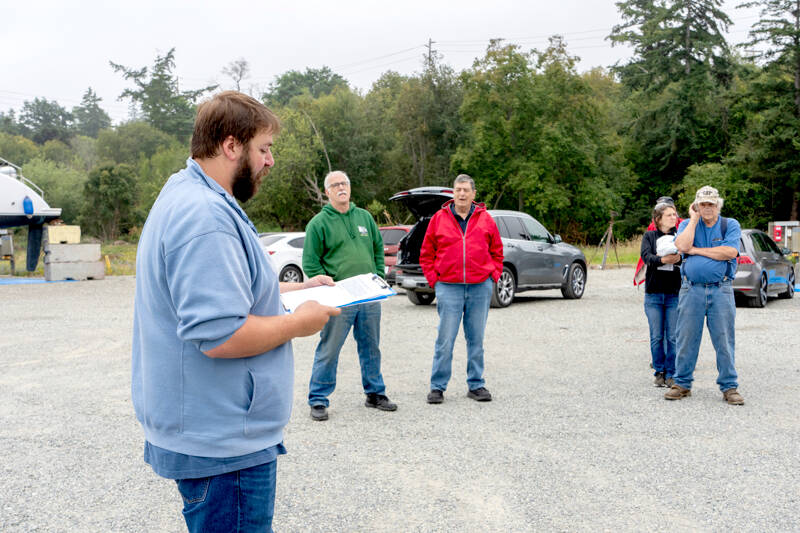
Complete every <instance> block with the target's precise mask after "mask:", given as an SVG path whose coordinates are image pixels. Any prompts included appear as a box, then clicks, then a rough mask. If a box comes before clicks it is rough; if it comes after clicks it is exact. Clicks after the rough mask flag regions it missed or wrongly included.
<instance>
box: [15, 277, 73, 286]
mask: <svg viewBox="0 0 800 533" xmlns="http://www.w3.org/2000/svg"><path fill="white" fill-rule="evenodd" d="M61 281H75V280H74V279H62V280H57V281H47V280H46V279H42V278H16V277H10V278H0V285H33V284H34V283H59V282H61Z"/></svg>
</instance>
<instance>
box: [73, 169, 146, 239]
mask: <svg viewBox="0 0 800 533" xmlns="http://www.w3.org/2000/svg"><path fill="white" fill-rule="evenodd" d="M136 193H137V181H136V174H135V173H134V171H133V168H132V167H130V166H129V165H125V164H121V165H103V166H101V167H99V168H96V169H95V170H93V171H92V172H91V173H89V179H88V181H87V182H86V184H85V186H84V199H85V202H84V205H83V210H82V213H81V226H83V231H84V232H86V233H87V234H88V235H94V236H96V237H99V238H100V239H102V240H104V241H110V240H114V239H117V238H119V237H120V236H121V235H122V234H124V233H126V232H127V231H128V229H129V228H131V227H133V226H134V225H135V224H136V214H135V201H136Z"/></svg>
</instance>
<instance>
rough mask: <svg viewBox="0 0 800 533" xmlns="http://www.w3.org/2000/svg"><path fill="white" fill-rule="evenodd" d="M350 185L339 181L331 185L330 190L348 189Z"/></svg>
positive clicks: (347, 182)
mask: <svg viewBox="0 0 800 533" xmlns="http://www.w3.org/2000/svg"><path fill="white" fill-rule="evenodd" d="M348 185H350V182H349V181H337V182H336V183H331V184H329V185H328V188H329V189H338V188H339V187H342V188H344V187H347V186H348Z"/></svg>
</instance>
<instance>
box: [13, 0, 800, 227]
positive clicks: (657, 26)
mask: <svg viewBox="0 0 800 533" xmlns="http://www.w3.org/2000/svg"><path fill="white" fill-rule="evenodd" d="M743 5H744V6H747V7H753V6H757V7H759V8H760V10H761V11H760V13H761V16H760V18H759V19H758V20H757V21H755V22H754V24H753V25H752V27H751V29H750V33H749V35H750V39H749V41H748V42H747V43H745V46H744V47H732V46H730V45H729V43H728V42H727V41H726V38H725V33H726V31H727V28H728V26H729V25H730V24H731V21H730V19H729V17H728V15H727V14H726V13H724V12H723V11H722V10H721V8H720V6H721V0H627V1H620V2H617V7H618V9H619V12H620V23H619V24H618V25H616V26H615V27H614V28H613V29H612V31H611V33H610V35H609V37H608V38H609V40H610V41H611V43H612V45H618V44H620V45H622V44H624V45H628V46H630V47H631V48H632V49H633V51H634V53H633V56H632V58H631V59H630V60H629V61H627V62H625V63H624V64H617V65H614V66H611V67H608V68H603V67H597V68H594V69H592V70H590V71H588V72H583V73H579V72H578V71H577V68H576V65H577V61H578V58H577V57H575V56H574V55H572V54H570V52H569V48H568V45H567V43H566V42H565V41H564V40H563V39H562V38H561V37H559V36H553V37H552V38H551V39H550V41H549V45H548V46H547V47H546V48H545V49H544V50H536V49H534V50H523V49H521V48H520V47H519V46H516V45H513V44H508V43H505V42H504V41H503V40H493V41H491V42H490V43H489V45H488V47H487V49H486V52H485V54H484V55H483V56H482V57H479V58H476V59H475V60H474V62H473V64H472V67H471V68H468V69H465V70H463V71H461V72H456V71H454V69H452V68H451V67H449V66H448V65H446V64H443V63H442V62H441V58H440V56H439V55H438V54H436V53H435V52H431V53H429V54H427V55H426V56H424V57H423V58H422V66H421V69H420V71H419V72H418V73H416V74H414V75H410V76H406V75H401V74H398V73H397V72H393V71H387V72H385V73H384V74H383V75H382V76H381V77H380V78H379V79H378V80H377V81H376V82H375V83H374V84H373V85H372V87H371V88H370V89H369V90H368V91H365V92H362V91H358V90H355V89H353V88H352V87H350V86H349V84H348V82H347V80H346V79H344V78H343V77H342V76H340V75H339V74H337V73H335V72H333V71H331V70H330V69H329V68H327V67H323V68H319V69H313V68H309V69H306V70H305V71H303V72H300V71H290V72H286V73H284V74H282V75H280V76H277V77H276V78H275V80H274V81H273V83H272V84H270V86H269V87H268V88H267V89H266V91H264V92H263V94H258V95H255V96H257V97H259V98H260V99H262V100H263V101H264V103H266V104H267V105H268V106H270V107H271V108H272V109H273V110H274V111H275V112H276V113H277V115H278V116H279V117H280V119H281V122H282V131H281V133H280V135H279V136H278V137H277V138H276V142H275V146H274V153H275V158H276V162H277V164H276V166H275V168H274V169H273V171H272V173H271V174H270V178H269V179H268V180H266V181H265V183H264V184H262V192H261V193H259V194H258V195H257V196H256V197H254V198H253V199H252V200H250V201H249V202H248V203H247V204H246V205H245V206H244V207H245V209H246V211H247V212H248V214H249V215H250V216H251V218H252V219H253V221H254V223H255V224H256V225H257V226H258V227H259V229H261V230H276V229H282V230H295V229H302V228H303V227H304V226H305V223H306V222H307V221H308V220H309V219H310V218H311V216H313V215H314V214H315V213H316V212H317V211H318V210H319V208H320V206H321V204H323V203H324V202H325V200H326V199H325V196H324V191H323V190H322V179H323V177H324V175H325V174H326V173H327V172H328V171H329V170H331V169H341V170H344V171H345V172H347V173H348V174H349V176H350V177H351V180H352V182H353V199H354V201H355V202H356V203H357V204H358V205H360V206H362V207H365V208H367V209H368V210H369V211H370V212H372V213H373V215H374V216H375V217H376V218H377V219H378V221H379V223H401V222H408V221H409V218H410V217H409V214H408V213H406V212H404V211H403V210H402V209H401V208H400V207H399V206H397V205H393V204H392V203H390V202H388V198H389V197H390V196H391V195H392V194H394V193H395V192H398V191H401V190H404V189H407V188H411V187H417V186H422V185H449V184H451V183H452V180H453V177H454V176H455V175H457V174H459V173H467V174H469V175H471V176H472V177H473V178H474V179H475V182H476V186H477V188H478V199H479V200H481V201H484V202H486V204H487V205H488V206H489V207H491V208H497V209H501V208H505V209H516V210H521V211H525V212H528V213H530V214H532V215H533V216H535V217H536V218H538V219H539V220H540V221H542V222H543V223H544V224H545V225H546V226H547V227H548V228H550V229H551V231H554V232H556V233H560V234H561V235H562V236H563V237H564V238H565V239H568V240H574V241H579V242H590V243H594V242H597V240H598V239H599V238H600V236H601V235H602V234H603V232H604V231H605V229H606V228H607V226H608V223H609V220H610V219H611V218H612V216H613V217H614V218H615V220H616V226H615V232H616V234H617V235H619V236H622V237H626V236H632V235H636V234H638V233H640V232H641V231H642V229H643V226H645V225H646V224H647V222H648V219H649V216H650V209H651V208H652V205H653V203H654V200H655V198H657V197H659V196H662V195H672V196H673V197H674V198H675V199H676V201H677V204H678V207H679V210H681V211H682V212H684V213H685V212H686V210H687V209H688V205H689V203H690V202H691V200H692V198H693V194H694V191H695V190H696V189H697V188H698V187H699V186H701V185H704V184H712V185H714V186H715V187H717V188H718V189H719V190H720V193H721V195H722V196H723V197H724V198H725V199H726V204H725V211H726V212H727V213H729V214H730V215H731V216H734V217H736V218H738V219H739V220H740V221H741V222H742V224H743V226H745V227H761V228H764V227H766V225H767V223H768V222H769V221H770V220H785V219H790V220H797V214H798V213H797V211H798V200H799V199H800V198H799V195H798V192H799V191H798V187H800V136H799V134H798V131H800V128H798V127H799V126H800V5H798V3H797V0H759V1H751V2H746V3H745V4H743ZM110 67H111V68H113V69H114V70H115V71H116V72H118V73H119V74H120V75H121V76H123V77H124V79H126V80H127V81H128V82H129V83H130V84H131V87H130V88H128V89H126V90H125V91H124V92H123V93H122V94H121V95H120V97H121V98H122V99H126V100H127V101H128V102H129V103H130V109H131V115H130V118H129V120H128V121H126V122H124V123H122V124H119V125H116V126H112V125H111V121H110V119H109V116H108V114H106V112H105V111H104V110H103V109H102V107H101V100H100V99H99V98H98V97H97V96H96V94H95V93H94V92H93V91H92V89H91V88H89V89H88V90H87V91H86V93H85V94H84V96H83V100H82V102H81V104H80V105H78V106H76V107H75V108H73V109H72V110H67V109H65V108H63V107H62V106H60V105H59V104H58V103H57V102H55V101H48V100H46V99H42V98H36V99H34V100H33V101H27V102H25V103H24V105H23V107H22V109H21V111H20V112H19V114H16V113H15V112H14V111H10V112H7V113H0V156H2V157H3V158H5V159H7V160H9V161H12V162H14V163H16V164H18V165H21V166H22V172H23V174H24V175H25V176H26V177H28V178H29V179H31V180H32V181H34V182H36V183H37V184H38V185H40V186H41V187H42V188H43V189H44V190H45V193H46V199H47V200H48V202H49V203H50V204H51V205H54V206H57V207H62V209H63V218H64V220H65V221H66V222H69V223H80V224H82V225H83V226H84V231H85V232H87V233H88V234H90V235H95V236H97V237H100V238H102V239H117V238H120V237H124V236H130V237H132V238H134V239H135V237H136V236H137V234H138V228H140V227H141V225H142V223H143V221H144V219H145V218H146V216H147V212H148V211H149V209H150V207H151V206H152V204H153V202H154V201H155V198H156V196H157V195H158V192H159V190H160V188H161V186H162V185H163V183H164V182H165V181H166V179H167V178H168V177H169V175H170V174H172V173H173V172H175V171H177V170H179V169H180V168H182V167H183V166H184V164H185V161H186V158H187V157H188V153H189V150H188V143H189V139H190V136H191V130H192V121H193V118H194V113H195V110H196V105H197V103H198V102H199V101H201V100H202V99H203V98H204V97H206V96H207V95H209V94H211V93H212V92H213V91H215V90H218V89H222V88H237V89H238V88H240V84H241V82H242V81H243V80H245V79H246V78H247V76H248V73H249V64H248V63H247V61H245V60H244V59H239V60H236V61H233V62H231V63H230V64H229V65H228V66H227V67H225V69H223V73H224V74H226V75H227V76H228V77H229V78H230V79H231V82H232V85H233V86H232V87H217V86H209V87H204V88H201V89H199V90H193V91H182V90H180V89H179V84H178V78H177V76H176V75H175V74H174V70H175V60H174V49H172V50H170V51H169V52H167V53H166V54H164V55H161V56H157V57H156V58H155V60H154V62H153V64H152V65H151V66H149V67H142V68H138V69H137V68H130V67H126V66H124V65H120V64H117V63H114V62H110Z"/></svg>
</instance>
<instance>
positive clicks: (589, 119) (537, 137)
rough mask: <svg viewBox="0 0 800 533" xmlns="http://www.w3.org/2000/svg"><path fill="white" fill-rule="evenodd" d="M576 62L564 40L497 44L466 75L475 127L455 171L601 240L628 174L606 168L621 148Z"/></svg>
mask: <svg viewBox="0 0 800 533" xmlns="http://www.w3.org/2000/svg"><path fill="white" fill-rule="evenodd" d="M575 60H576V58H574V57H571V56H569V55H568V54H567V53H566V48H565V45H564V43H563V42H562V41H561V39H560V38H553V39H551V46H550V47H549V48H548V49H547V50H545V51H544V52H541V53H540V52H536V51H533V52H531V53H523V52H521V51H520V50H519V49H518V47H516V46H513V45H509V46H503V45H502V44H501V43H500V42H497V41H495V42H493V43H492V44H491V45H490V46H489V49H488V50H487V53H486V56H485V57H484V58H483V59H482V60H479V61H476V62H475V64H474V65H473V68H472V70H471V71H469V72H467V73H465V74H464V77H463V81H464V84H465V91H464V103H463V105H462V107H461V116H462V118H463V120H464V121H465V122H468V123H469V124H471V125H472V131H471V135H470V138H469V140H468V141H467V142H466V143H465V144H463V145H462V146H461V147H460V148H459V149H458V151H457V153H456V155H455V157H454V158H453V162H452V170H453V174H456V173H459V172H466V173H467V174H469V175H471V176H472V177H473V178H474V179H475V181H476V187H477V189H478V195H479V197H480V199H481V200H482V201H485V202H487V204H488V205H489V206H490V207H495V208H509V209H518V210H522V211H528V212H531V213H532V214H534V215H535V216H536V217H537V218H539V219H540V220H542V222H544V223H545V224H546V225H548V227H550V228H551V229H553V230H554V231H556V232H557V233H561V234H563V235H565V236H568V237H573V236H576V235H580V234H584V235H585V234H586V233H585V232H588V233H589V235H592V236H594V235H596V236H597V237H599V235H601V234H602V231H604V226H605V225H606V224H607V222H608V218H609V215H610V211H611V210H613V209H621V208H622V200H621V197H620V195H619V194H618V193H617V192H615V191H614V189H613V188H612V187H611V184H612V183H613V184H615V185H619V184H622V183H624V182H625V175H626V172H625V171H624V167H623V169H617V170H616V171H615V172H613V173H612V177H613V179H612V180H609V179H608V178H609V176H608V175H606V172H607V171H608V170H610V169H611V167H612V166H613V164H614V162H615V161H616V162H619V161H620V159H621V158H620V155H619V153H620V149H621V146H620V143H619V142H618V139H616V138H615V137H614V135H613V132H612V131H611V130H610V129H609V126H608V124H606V123H605V122H604V121H603V120H602V119H601V117H600V116H599V114H598V104H597V100H596V99H594V98H593V95H592V91H591V87H590V85H589V84H588V83H587V82H586V81H585V80H584V79H583V78H582V77H581V76H579V75H578V74H577V73H576V72H575V68H574V65H575ZM577 220H579V221H581V225H582V226H583V227H576V226H575V225H573V224H571V221H577Z"/></svg>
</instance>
